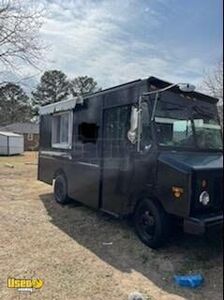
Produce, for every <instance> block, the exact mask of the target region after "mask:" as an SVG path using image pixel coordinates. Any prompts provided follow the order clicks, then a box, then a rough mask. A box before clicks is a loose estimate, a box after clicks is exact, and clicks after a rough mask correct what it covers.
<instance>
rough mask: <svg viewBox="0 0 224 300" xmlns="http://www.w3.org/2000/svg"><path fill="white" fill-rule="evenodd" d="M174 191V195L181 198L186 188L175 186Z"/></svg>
mask: <svg viewBox="0 0 224 300" xmlns="http://www.w3.org/2000/svg"><path fill="white" fill-rule="evenodd" d="M172 192H173V195H174V197H176V198H180V196H181V195H182V194H183V193H184V189H183V188H181V187H177V186H173V187H172Z"/></svg>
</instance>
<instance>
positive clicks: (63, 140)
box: [52, 111, 73, 149]
mask: <svg viewBox="0 0 224 300" xmlns="http://www.w3.org/2000/svg"><path fill="white" fill-rule="evenodd" d="M72 119H73V114H72V111H68V112H62V113H57V114H55V115H53V117H52V147H53V148H62V149H71V147H72V123H73V120H72Z"/></svg>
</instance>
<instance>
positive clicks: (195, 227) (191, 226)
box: [184, 214, 223, 235]
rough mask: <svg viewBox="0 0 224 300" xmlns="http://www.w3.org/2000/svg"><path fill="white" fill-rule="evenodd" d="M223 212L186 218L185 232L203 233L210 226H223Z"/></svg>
mask: <svg viewBox="0 0 224 300" xmlns="http://www.w3.org/2000/svg"><path fill="white" fill-rule="evenodd" d="M222 226H223V214H220V215H216V216H207V217H205V216H201V217H197V218H188V219H184V232H187V233H191V234H196V235H201V234H204V233H205V232H206V231H207V229H209V228H222Z"/></svg>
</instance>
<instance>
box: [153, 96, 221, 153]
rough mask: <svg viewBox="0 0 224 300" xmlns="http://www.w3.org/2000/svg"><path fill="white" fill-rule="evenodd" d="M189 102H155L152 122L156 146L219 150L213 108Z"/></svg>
mask: <svg viewBox="0 0 224 300" xmlns="http://www.w3.org/2000/svg"><path fill="white" fill-rule="evenodd" d="M189 102H190V101H188V103H183V104H179V103H175V102H167V101H162V100H160V101H159V102H158V104H157V109H156V114H155V123H156V132H157V140H158V143H159V145H160V146H165V147H179V148H191V149H192V148H193V149H194V148H195V149H202V150H209V149H213V150H221V149H222V133H221V126H220V125H219V121H218V113H217V109H216V106H215V105H214V104H210V103H206V104H204V103H199V102H198V103H197V104H195V102H197V101H195V102H194V104H192V103H189ZM200 102H201V101H200Z"/></svg>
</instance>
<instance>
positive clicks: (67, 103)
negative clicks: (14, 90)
mask: <svg viewBox="0 0 224 300" xmlns="http://www.w3.org/2000/svg"><path fill="white" fill-rule="evenodd" d="M144 81H148V84H149V87H151V88H152V89H153V88H154V89H155V88H156V89H162V88H165V87H168V86H169V85H171V84H172V83H171V82H168V81H165V80H162V79H159V78H157V77H154V76H151V77H148V78H146V79H137V80H134V81H130V82H127V83H123V84H120V85H117V86H113V87H110V88H107V89H104V90H101V91H98V92H95V93H91V94H86V95H83V96H79V97H73V98H70V99H66V100H64V101H59V102H56V103H51V104H48V105H45V106H42V107H41V108H40V111H39V113H40V115H45V114H51V113H54V112H59V111H66V110H69V109H72V108H74V107H75V105H76V104H80V103H82V102H83V100H85V99H90V98H92V97H96V96H98V95H103V94H106V93H108V92H112V91H117V90H120V89H123V88H125V87H127V86H129V87H130V86H135V85H137V84H140V83H143V82H144ZM169 91H171V92H173V93H177V94H183V95H185V96H187V97H190V98H195V99H198V100H202V101H206V102H210V103H213V104H215V103H217V102H218V99H217V98H214V97H211V96H208V95H205V94H203V93H200V92H182V91H180V89H179V88H178V87H177V86H176V87H172V88H171V89H170V90H169Z"/></svg>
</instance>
